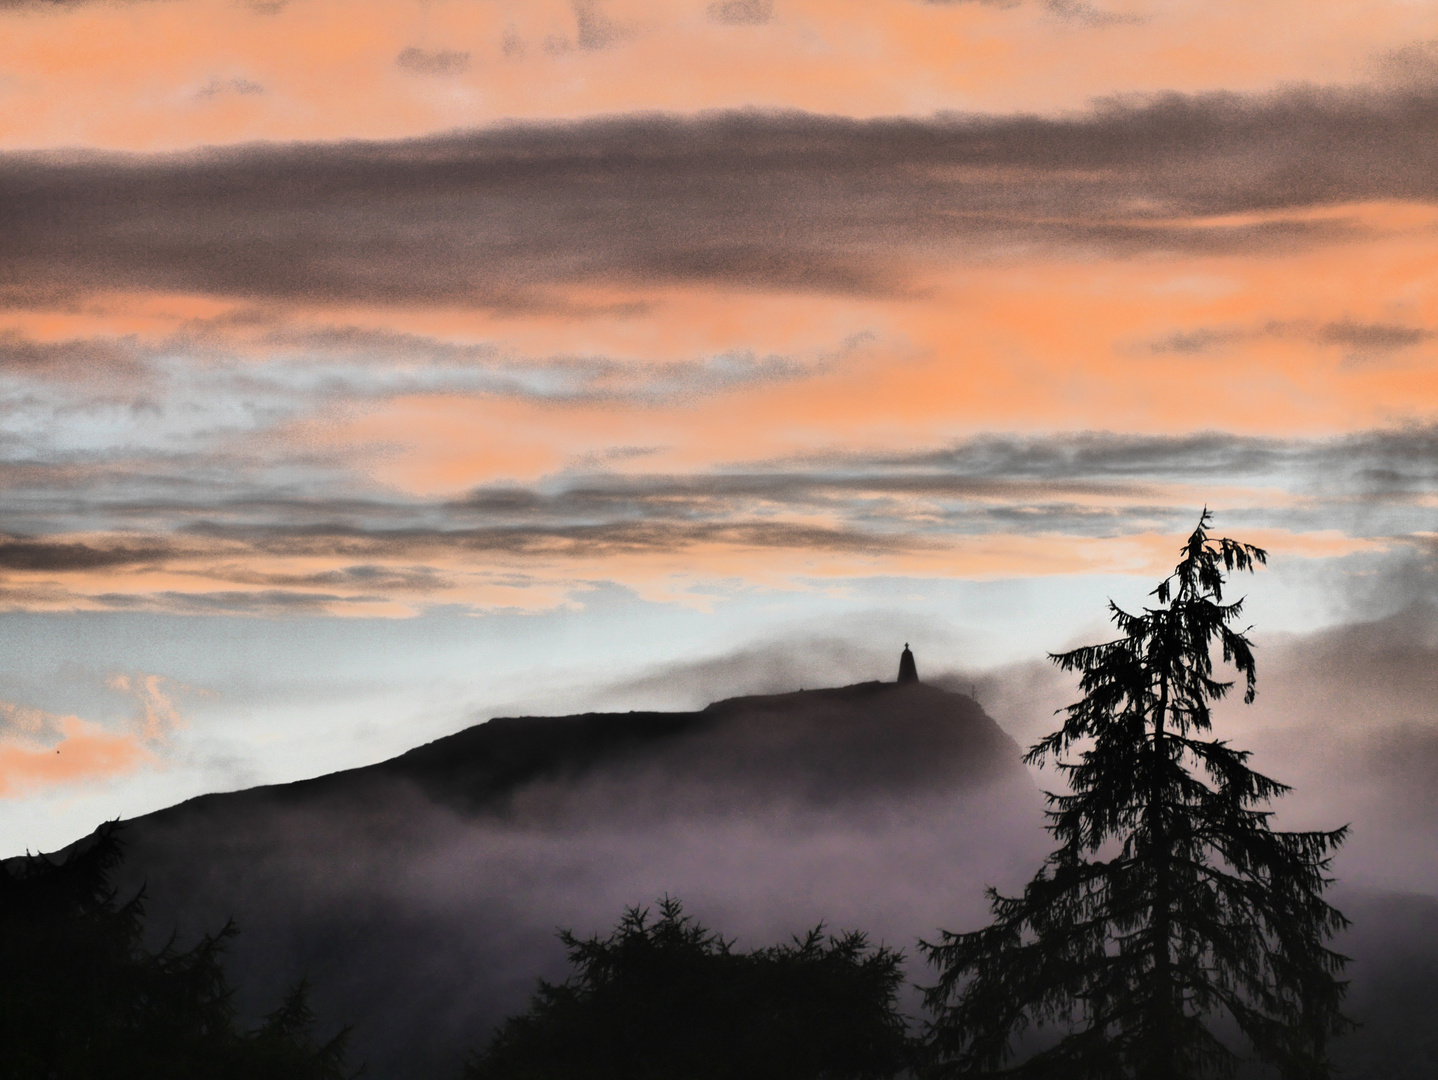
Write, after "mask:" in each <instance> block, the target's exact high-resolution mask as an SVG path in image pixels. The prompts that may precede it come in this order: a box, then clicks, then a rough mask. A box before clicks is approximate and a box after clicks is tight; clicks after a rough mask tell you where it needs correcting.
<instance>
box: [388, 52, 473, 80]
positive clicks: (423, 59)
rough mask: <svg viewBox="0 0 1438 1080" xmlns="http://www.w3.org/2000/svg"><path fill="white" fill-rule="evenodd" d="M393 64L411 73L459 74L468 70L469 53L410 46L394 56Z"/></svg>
mask: <svg viewBox="0 0 1438 1080" xmlns="http://www.w3.org/2000/svg"><path fill="white" fill-rule="evenodd" d="M394 64H395V67H397V68H399V69H400V70H401V71H404V72H407V73H409V74H411V75H460V74H463V73H464V72H466V71H468V70H469V53H467V52H457V51H455V50H452V49H436V50H434V51H428V50H425V49H420V48H416V47H414V46H410V47H409V48H407V49H405V50H404V51H403V52H401V53H400V54H399V55H398V56H397V57H395V61H394Z"/></svg>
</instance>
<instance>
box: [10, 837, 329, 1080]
mask: <svg viewBox="0 0 1438 1080" xmlns="http://www.w3.org/2000/svg"><path fill="white" fill-rule="evenodd" d="M119 831H120V829H119V826H118V825H117V824H116V823H110V824H107V825H103V826H101V827H100V828H99V829H98V830H96V832H95V834H94V835H93V836H92V837H91V838H90V839H89V841H88V842H86V843H83V844H80V845H78V846H77V847H76V848H75V849H74V850H73V851H71V852H70V854H69V855H68V856H67V857H66V858H65V859H64V860H63V861H60V862H54V861H52V860H50V859H48V858H46V857H45V856H43V855H31V856H26V857H24V858H20V859H12V860H9V861H8V863H0V1047H3V1050H0V1077H3V1080H132V1078H133V1080H192V1078H198V1077H208V1078H213V1080H250V1078H254V1077H269V1078H273V1080H339V1078H341V1077H347V1076H350V1075H352V1074H351V1073H350V1072H349V1071H348V1070H347V1069H346V1068H345V1060H344V1059H345V1042H346V1038H347V1032H344V1031H341V1032H340V1033H339V1034H337V1035H335V1036H334V1037H333V1038H331V1039H329V1040H328V1041H326V1042H323V1043H318V1044H317V1043H316V1042H315V1041H314V1039H313V1034H314V1028H315V1016H314V1014H313V1012H312V1011H311V1009H310V1007H309V1003H308V1000H307V995H308V991H307V988H306V986H305V984H304V983H303V982H301V983H299V984H298V985H297V986H295V987H294V988H293V989H292V990H291V991H290V992H289V993H288V994H287V995H286V996H285V998H284V1000H283V1001H282V1002H281V1003H280V1004H279V1007H278V1008H276V1009H275V1010H274V1011H273V1012H272V1013H270V1014H269V1015H268V1016H267V1017H265V1019H264V1021H263V1023H261V1024H260V1025H259V1026H258V1027H257V1028H254V1029H252V1030H242V1029H241V1028H240V1027H239V1026H238V1025H237V1022H236V1016H235V1008H234V1005H233V1002H232V998H233V995H234V991H233V988H232V987H231V986H230V984H229V982H228V980H227V978H226V976H225V968H224V955H225V948H226V946H227V944H228V943H229V941H230V940H231V939H232V938H233V937H234V936H235V934H236V933H237V930H236V928H235V926H234V924H233V923H226V924H225V925H224V926H222V927H220V928H219V929H218V930H217V931H215V932H214V933H212V934H207V935H205V936H204V937H202V938H201V939H200V941H198V942H197V943H195V944H194V945H192V946H190V947H189V948H187V949H181V948H178V947H177V946H176V944H175V942H174V941H173V940H171V941H170V942H169V943H167V944H166V945H165V946H164V947H163V948H161V949H160V950H159V951H158V952H151V951H149V950H147V949H146V948H145V947H144V944H143V938H144V914H145V907H144V892H143V890H141V891H140V892H138V893H136V894H135V895H133V896H131V897H129V898H128V899H126V900H124V901H121V899H120V898H119V896H118V894H117V892H116V889H115V888H114V886H113V885H112V884H111V875H112V873H113V871H114V870H115V868H116V866H117V865H118V864H119V862H120V860H121V857H122V847H121V839H120V836H119Z"/></svg>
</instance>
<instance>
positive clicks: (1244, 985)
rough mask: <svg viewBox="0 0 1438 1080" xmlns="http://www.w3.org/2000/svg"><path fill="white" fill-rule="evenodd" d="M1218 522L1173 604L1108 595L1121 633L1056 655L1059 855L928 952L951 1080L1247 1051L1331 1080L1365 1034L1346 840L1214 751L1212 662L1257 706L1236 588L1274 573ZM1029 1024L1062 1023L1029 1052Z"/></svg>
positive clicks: (1192, 545)
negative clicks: (1352, 1012) (1308, 822)
mask: <svg viewBox="0 0 1438 1080" xmlns="http://www.w3.org/2000/svg"><path fill="white" fill-rule="evenodd" d="M1209 521H1210V515H1209V512H1208V510H1207V509H1205V510H1204V512H1203V514H1202V516H1201V517H1200V519H1199V524H1198V527H1197V528H1196V529H1195V530H1194V532H1193V534H1192V535H1191V536H1190V537H1189V538H1188V542H1187V543H1186V544H1185V545H1184V548H1183V552H1182V560H1181V561H1180V562H1179V564H1178V566H1177V567H1176V568H1175V569H1174V571H1173V573H1172V574H1170V575H1169V576H1168V577H1167V578H1165V579H1164V580H1163V581H1162V582H1160V583H1159V585H1158V587H1157V588H1156V589H1154V590H1153V592H1152V593H1151V594H1150V595H1152V596H1153V597H1154V598H1155V600H1156V604H1155V606H1153V607H1145V608H1144V609H1143V611H1142V613H1141V614H1130V613H1129V612H1127V611H1124V610H1122V609H1121V608H1119V607H1118V606H1117V605H1116V604H1113V603H1112V602H1110V604H1109V609H1110V612H1111V614H1112V621H1113V622H1114V623H1115V625H1116V626H1117V628H1118V630H1119V634H1120V636H1119V637H1117V638H1116V639H1115V640H1112V641H1108V642H1105V643H1103V644H1100V645H1090V646H1086V647H1084V648H1079V649H1075V650H1073V651H1072V652H1066V653H1061V654H1057V655H1051V656H1050V659H1051V660H1053V661H1054V663H1056V664H1057V665H1058V666H1059V667H1060V668H1061V669H1063V670H1065V671H1076V672H1078V673H1080V681H1079V687H1080V691H1081V692H1082V694H1083V697H1082V699H1081V700H1079V701H1078V702H1076V703H1075V704H1073V705H1070V706H1068V707H1067V708H1066V709H1064V710H1061V712H1062V714H1063V715H1064V722H1063V724H1062V726H1061V727H1060V728H1059V729H1058V730H1057V731H1055V732H1053V733H1052V734H1050V735H1049V736H1047V737H1046V738H1044V739H1042V740H1040V741H1039V742H1038V743H1036V744H1035V745H1034V746H1033V748H1032V749H1031V750H1030V751H1029V753H1028V755H1027V758H1026V759H1025V760H1026V761H1028V762H1029V763H1030V764H1040V765H1042V764H1044V763H1053V764H1055V765H1056V766H1057V767H1058V768H1059V769H1060V770H1062V772H1063V773H1064V775H1065V777H1066V779H1067V781H1068V789H1069V790H1068V792H1067V793H1064V794H1053V793H1050V794H1049V795H1048V800H1049V810H1048V817H1049V823H1048V826H1047V827H1048V830H1049V831H1050V832H1051V833H1052V834H1053V836H1054V838H1055V839H1056V840H1057V841H1058V845H1059V846H1058V848H1057V850H1055V851H1054V852H1053V853H1052V854H1051V855H1050V856H1049V857H1048V858H1047V860H1046V861H1045V864H1044V866H1043V867H1042V868H1041V869H1040V870H1039V872H1038V873H1037V875H1036V876H1035V877H1034V878H1033V880H1032V881H1031V882H1029V884H1028V885H1027V886H1026V887H1025V888H1024V890H1023V893H1022V895H1019V896H1014V897H1008V896H1001V895H1000V894H999V893H997V892H996V891H995V890H993V889H990V890H989V894H988V895H989V900H990V908H991V911H992V914H993V916H994V921H993V922H992V924H991V925H989V926H987V927H985V928H984V929H981V930H976V931H973V932H971V933H963V934H955V933H950V932H948V931H940V937H939V940H938V942H937V943H932V944H930V943H922V948H923V950H924V953H925V955H926V957H927V959H928V960H929V962H930V963H931V964H932V965H933V966H934V967H936V968H937V969H938V975H939V977H938V981H937V983H936V984H935V985H934V986H932V987H929V988H927V989H926V991H925V1003H926V1005H927V1007H928V1008H929V1010H930V1011H931V1013H932V1016H933V1019H932V1020H931V1023H930V1026H929V1032H928V1036H929V1044H928V1045H929V1049H930V1052H931V1061H932V1063H933V1066H934V1070H935V1072H936V1073H937V1074H938V1075H941V1076H942V1075H955V1076H992V1075H1010V1076H1016V1077H1062V1078H1064V1080H1083V1078H1090V1077H1091V1078H1095V1080H1097V1078H1100V1077H1102V1078H1103V1080H1121V1078H1133V1080H1190V1078H1200V1077H1228V1076H1232V1075H1234V1073H1235V1072H1236V1070H1237V1068H1238V1065H1239V1063H1240V1061H1241V1060H1242V1057H1243V1056H1244V1055H1245V1053H1246V1054H1251V1056H1252V1057H1253V1058H1255V1059H1257V1061H1259V1062H1261V1063H1263V1064H1264V1065H1265V1066H1267V1067H1268V1069H1269V1070H1276V1071H1277V1073H1278V1075H1280V1076H1282V1077H1283V1078H1284V1080H1320V1078H1324V1077H1327V1076H1329V1075H1331V1070H1330V1067H1329V1066H1328V1064H1327V1059H1326V1048H1327V1044H1328V1042H1329V1040H1330V1039H1331V1038H1332V1037H1333V1036H1334V1035H1336V1034H1338V1033H1339V1032H1341V1031H1342V1030H1343V1029H1344V1028H1345V1026H1346V1025H1347V1021H1346V1020H1345V1019H1344V1018H1343V1016H1342V1014H1341V1012H1340V1006H1341V1003H1342V998H1343V994H1344V987H1345V984H1344V983H1343V982H1342V981H1340V979H1339V975H1340V974H1341V972H1342V968H1343V965H1344V962H1345V958H1344V957H1342V956H1340V955H1339V954H1338V953H1336V952H1334V951H1333V950H1331V949H1330V948H1328V944H1327V943H1328V941H1329V939H1330V937H1331V936H1332V934H1333V933H1334V932H1335V931H1337V930H1339V929H1340V928H1342V927H1343V926H1345V925H1347V921H1346V920H1345V919H1344V917H1343V915H1342V914H1341V913H1340V912H1338V911H1337V910H1336V909H1335V908H1333V907H1332V906H1330V905H1329V904H1328V903H1326V902H1325V901H1324V899H1323V895H1322V894H1323V891H1324V889H1325V888H1326V886H1327V885H1328V884H1329V882H1330V880H1331V879H1330V878H1329V877H1328V876H1327V872H1328V868H1329V862H1330V860H1331V856H1332V852H1333V851H1334V850H1335V849H1336V847H1337V846H1338V845H1339V844H1340V843H1342V841H1343V838H1344V835H1345V833H1346V827H1345V828H1342V829H1337V830H1334V831H1332V832H1279V831H1276V830H1274V829H1273V828H1271V825H1270V822H1269V815H1270V811H1269V810H1267V809H1266V806H1267V805H1268V804H1269V802H1270V800H1272V799H1273V798H1275V797H1276V796H1279V795H1281V794H1282V793H1283V792H1285V791H1287V790H1288V788H1287V787H1286V785H1284V784H1281V783H1278V782H1277V781H1274V780H1271V779H1269V778H1268V777H1266V776H1262V775H1260V774H1259V773H1257V772H1255V771H1254V770H1252V769H1250V768H1249V767H1248V758H1249V754H1248V753H1247V752H1246V751H1242V750H1236V749H1233V748H1232V747H1230V746H1228V745H1227V744H1226V743H1225V742H1222V741H1219V740H1215V739H1213V738H1211V737H1210V738H1206V739H1205V738H1202V737H1200V736H1202V735H1204V734H1205V733H1209V732H1210V729H1211V724H1210V713H1209V705H1210V703H1211V702H1213V701H1216V700H1218V699H1220V698H1222V697H1224V696H1225V695H1226V694H1227V693H1228V691H1229V690H1230V689H1231V688H1232V686H1233V685H1234V683H1233V682H1222V681H1219V680H1217V679H1216V678H1215V677H1214V670H1213V659H1214V654H1215V653H1217V654H1219V655H1221V656H1222V659H1223V661H1224V662H1226V663H1228V664H1231V665H1232V667H1233V668H1234V669H1235V670H1236V673H1237V674H1238V675H1239V676H1242V678H1243V680H1244V683H1245V693H1244V701H1245V703H1248V702H1252V701H1253V698H1254V692H1255V687H1256V669H1255V666H1254V657H1253V651H1252V643H1251V642H1250V641H1249V639H1248V637H1247V635H1246V631H1243V630H1239V629H1236V628H1235V625H1234V624H1235V623H1236V622H1237V620H1238V619H1239V618H1240V616H1241V614H1242V610H1243V601H1242V600H1235V601H1231V602H1227V603H1225V602H1224V599H1223V586H1224V580H1225V572H1229V571H1234V570H1239V571H1244V570H1247V571H1252V570H1253V568H1254V565H1255V564H1256V563H1264V562H1266V561H1267V555H1266V553H1265V552H1264V551H1263V550H1262V549H1260V548H1257V547H1254V546H1252V545H1250V544H1243V543H1237V542H1235V541H1233V540H1230V539H1227V538H1223V539H1215V538H1211V537H1210V536H1209V534H1208V531H1207V530H1208V525H1209ZM1075 755H1076V758H1075V759H1074V760H1070V758H1073V757H1074V756H1075ZM1031 1026H1041V1027H1048V1028H1050V1029H1053V1030H1052V1031H1051V1032H1050V1033H1049V1034H1048V1037H1047V1038H1044V1037H1043V1035H1042V1034H1039V1035H1038V1036H1037V1037H1033V1038H1031V1039H1030V1040H1029V1050H1028V1053H1027V1056H1023V1055H1020V1054H1017V1053H1016V1048H1015V1042H1016V1041H1017V1040H1019V1039H1020V1038H1021V1037H1022V1036H1023V1035H1024V1033H1025V1032H1026V1031H1027V1030H1028V1029H1029V1028H1030V1027H1031ZM1216 1028H1217V1029H1218V1031H1216V1030H1215V1029H1216ZM1219 1032H1222V1033H1223V1034H1222V1037H1221V1035H1220V1033H1219ZM1235 1034H1237V1035H1239V1038H1237V1039H1235V1038H1233V1037H1232V1036H1233V1035H1235ZM1234 1043H1236V1044H1237V1045H1231V1044H1234ZM1245 1044H1246V1045H1245ZM1016 1058H1018V1059H1019V1060H1017V1063H1015V1059H1016Z"/></svg>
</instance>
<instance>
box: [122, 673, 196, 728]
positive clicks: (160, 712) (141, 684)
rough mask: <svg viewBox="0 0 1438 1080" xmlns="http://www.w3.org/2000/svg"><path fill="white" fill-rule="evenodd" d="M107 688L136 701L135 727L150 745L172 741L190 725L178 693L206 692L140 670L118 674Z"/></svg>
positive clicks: (132, 718) (133, 722) (132, 719)
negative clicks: (181, 709)
mask: <svg viewBox="0 0 1438 1080" xmlns="http://www.w3.org/2000/svg"><path fill="white" fill-rule="evenodd" d="M105 685H106V686H107V687H108V688H109V689H111V690H114V691H116V692H117V693H120V694H124V695H125V696H126V697H129V698H133V699H134V702H135V712H134V715H133V716H132V717H131V724H132V727H133V728H134V730H135V733H136V734H137V735H138V736H139V737H140V738H141V739H143V740H144V741H145V743H146V744H148V745H155V744H160V743H165V742H168V741H169V738H170V736H171V735H172V734H173V733H174V732H175V731H177V730H179V729H180V728H183V727H185V726H186V724H185V720H184V717H182V716H181V715H180V709H179V706H178V705H176V703H175V697H176V695H177V694H181V693H197V692H198V693H204V691H196V690H195V688H194V687H191V686H186V685H185V684H184V683H181V682H177V681H175V680H174V679H171V678H169V677H167V676H165V675H153V674H146V673H144V672H138V671H137V672H134V673H133V674H131V673H127V672H115V673H113V674H111V675H110V676H109V677H108V678H107V679H106V680H105Z"/></svg>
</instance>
